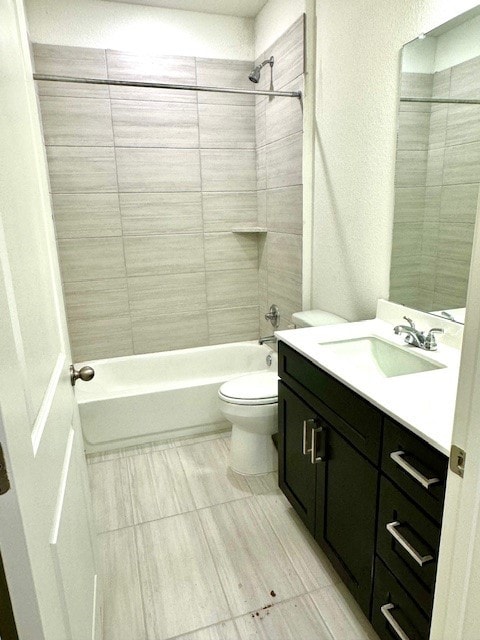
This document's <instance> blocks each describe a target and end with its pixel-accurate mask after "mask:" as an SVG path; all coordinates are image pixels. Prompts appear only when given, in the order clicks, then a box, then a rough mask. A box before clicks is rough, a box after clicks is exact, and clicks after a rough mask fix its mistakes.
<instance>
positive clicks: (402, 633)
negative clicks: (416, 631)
mask: <svg viewBox="0 0 480 640" xmlns="http://www.w3.org/2000/svg"><path fill="white" fill-rule="evenodd" d="M395 608H396V607H395V605H394V604H392V603H391V602H389V603H388V604H384V605H383V607H380V611H381V612H382V615H383V616H384V617H385V618H386V620H387V622H388V624H389V625H390V626H391V627H392V629H393V630H394V631H395V633H396V634H397V636H398V637H399V638H400V640H410V638H409V637H408V636H407V634H406V633H405V631H404V630H403V629H402V627H401V626H400V625H399V624H398V622H397V621H396V620H395V618H394V617H393V615H392V614H391V613H390V612H391V611H392V609H395Z"/></svg>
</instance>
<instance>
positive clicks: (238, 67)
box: [197, 58, 255, 105]
mask: <svg viewBox="0 0 480 640" xmlns="http://www.w3.org/2000/svg"><path fill="white" fill-rule="evenodd" d="M252 68H253V64H252V63H251V62H249V61H248V60H220V59H215V58H197V84H198V85H200V86H204V87H229V88H232V89H247V90H251V89H253V88H254V85H253V84H252V83H251V82H250V80H249V79H248V75H249V73H250V71H251V70H252ZM198 102H199V104H213V103H215V104H244V105H253V104H255V96H253V95H242V94H230V93H209V92H208V93H207V92H205V93H199V94H198Z"/></svg>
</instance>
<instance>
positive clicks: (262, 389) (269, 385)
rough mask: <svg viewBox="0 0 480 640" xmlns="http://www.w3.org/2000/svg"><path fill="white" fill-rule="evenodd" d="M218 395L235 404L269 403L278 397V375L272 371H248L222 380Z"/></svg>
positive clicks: (275, 400)
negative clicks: (245, 373) (236, 376)
mask: <svg viewBox="0 0 480 640" xmlns="http://www.w3.org/2000/svg"><path fill="white" fill-rule="evenodd" d="M218 395H219V396H220V397H221V398H225V400H227V401H228V402H233V403H236V404H271V403H273V402H277V399H278V376H277V374H276V372H273V371H262V372H260V373H248V374H247V375H245V376H240V377H239V378H233V379H232V380H228V382H224V383H223V384H222V386H221V387H220V391H219V392H218Z"/></svg>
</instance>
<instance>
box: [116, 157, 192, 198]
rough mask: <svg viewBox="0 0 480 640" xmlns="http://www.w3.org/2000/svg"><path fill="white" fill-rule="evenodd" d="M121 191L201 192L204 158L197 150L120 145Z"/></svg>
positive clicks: (118, 161) (119, 186)
mask: <svg viewBox="0 0 480 640" xmlns="http://www.w3.org/2000/svg"><path fill="white" fill-rule="evenodd" d="M116 158H117V172H118V188H119V191H121V192H132V191H134V192H144V193H152V192H159V191H200V160H199V155H198V151H197V150H194V149H133V148H131V149H128V148H117V149H116Z"/></svg>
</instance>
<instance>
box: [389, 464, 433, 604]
mask: <svg viewBox="0 0 480 640" xmlns="http://www.w3.org/2000/svg"><path fill="white" fill-rule="evenodd" d="M439 545H440V527H439V526H438V524H436V523H435V522H433V521H432V520H430V518H428V517H427V516H426V515H425V513H424V512H423V511H422V510H421V509H419V508H418V507H417V506H416V505H415V503H414V502H412V501H411V500H409V499H408V498H407V497H406V496H405V495H404V494H403V493H402V492H401V491H400V490H399V489H397V487H395V485H394V484H392V483H391V482H390V481H389V480H388V479H387V478H385V477H382V479H381V481H380V502H379V510H378V529H377V554H378V555H379V556H380V557H381V559H382V560H383V561H384V562H385V564H386V565H387V567H388V568H389V569H390V570H391V571H392V573H393V574H394V575H395V577H396V578H397V579H398V581H399V582H400V583H401V584H402V585H403V587H405V589H406V590H407V591H408V593H409V594H410V595H411V596H412V598H413V599H414V600H415V601H416V602H417V603H418V605H419V606H420V607H421V608H422V609H423V610H424V611H425V612H426V613H427V614H430V613H431V610H432V604H433V593H434V587H435V576H436V573H437V558H438V549H439Z"/></svg>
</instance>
